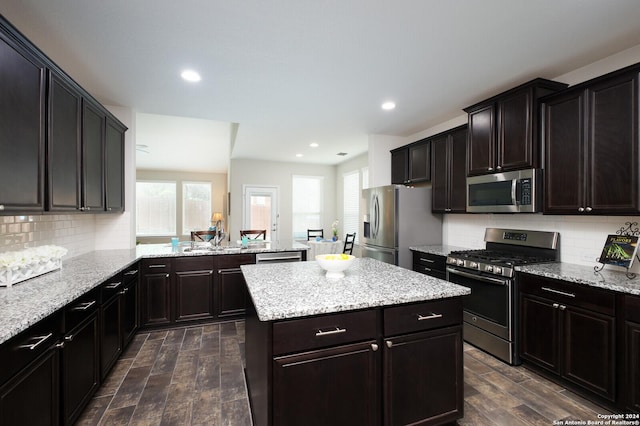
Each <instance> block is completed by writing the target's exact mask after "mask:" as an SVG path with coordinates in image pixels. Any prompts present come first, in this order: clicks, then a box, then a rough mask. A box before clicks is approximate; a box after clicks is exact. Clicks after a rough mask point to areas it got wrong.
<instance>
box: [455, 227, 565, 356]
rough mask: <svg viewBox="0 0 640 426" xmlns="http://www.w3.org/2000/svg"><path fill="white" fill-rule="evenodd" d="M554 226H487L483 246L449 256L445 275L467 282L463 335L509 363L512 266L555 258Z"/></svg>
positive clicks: (513, 333) (514, 342) (513, 342)
mask: <svg viewBox="0 0 640 426" xmlns="http://www.w3.org/2000/svg"><path fill="white" fill-rule="evenodd" d="M559 239H560V234H558V233H557V232H543V231H525V230H518V229H501V228H487V229H486V230H485V235H484V241H485V243H486V246H485V247H486V248H485V249H484V250H464V251H454V252H451V253H450V254H449V256H448V257H447V278H448V280H449V281H451V282H454V283H456V284H460V285H463V286H466V287H469V288H471V294H470V295H469V296H465V297H464V298H463V305H464V312H463V318H464V324H463V332H464V340H466V341H467V342H469V343H471V344H473V345H474V346H477V347H479V348H481V349H483V350H485V351H487V352H489V353H490V354H492V355H494V356H496V357H497V358H500V359H502V360H503V361H505V362H508V363H509V364H516V365H517V364H520V359H519V357H518V353H517V349H518V338H517V337H518V336H517V326H516V324H517V323H516V320H517V318H518V312H517V307H518V302H517V300H516V297H517V291H516V290H517V289H516V281H515V279H514V276H515V271H514V267H515V266H518V265H525V264H532V263H546V262H557V261H558V260H559V254H560V249H559Z"/></svg>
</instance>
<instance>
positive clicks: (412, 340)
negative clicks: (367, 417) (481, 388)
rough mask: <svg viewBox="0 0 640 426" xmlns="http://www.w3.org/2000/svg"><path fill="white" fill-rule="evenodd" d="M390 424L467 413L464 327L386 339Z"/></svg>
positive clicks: (386, 402) (444, 418)
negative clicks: (464, 401)
mask: <svg viewBox="0 0 640 426" xmlns="http://www.w3.org/2000/svg"><path fill="white" fill-rule="evenodd" d="M383 347H384V354H383V357H384V367H383V382H384V384H383V400H384V405H383V411H384V424H385V425H407V424H423V423H424V424H427V423H429V422H432V423H438V424H440V423H445V422H448V421H454V420H455V419H458V418H460V417H462V412H463V388H464V383H463V376H462V370H463V369H462V328H461V327H449V328H445V329H439V330H436V331H430V332H424V333H417V334H410V335H406V336H400V337H394V338H392V339H386V340H385V344H384V346H383Z"/></svg>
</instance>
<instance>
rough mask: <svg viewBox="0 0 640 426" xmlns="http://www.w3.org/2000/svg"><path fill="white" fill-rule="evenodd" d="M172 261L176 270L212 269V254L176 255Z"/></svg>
mask: <svg viewBox="0 0 640 426" xmlns="http://www.w3.org/2000/svg"><path fill="white" fill-rule="evenodd" d="M174 262H175V264H174V267H175V271H176V272H189V271H211V270H213V256H189V257H178V258H176V259H175V260H174Z"/></svg>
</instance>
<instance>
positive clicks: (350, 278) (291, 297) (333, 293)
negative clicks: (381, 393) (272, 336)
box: [240, 258, 471, 321]
mask: <svg viewBox="0 0 640 426" xmlns="http://www.w3.org/2000/svg"><path fill="white" fill-rule="evenodd" d="M240 268H241V269H242V273H243V274H244V277H245V281H246V282H247V287H248V288H249V293H250V294H251V298H252V300H253V303H254V305H255V307H256V311H257V313H258V318H259V319H260V320H261V321H272V320H279V319H286V318H295V317H303V316H309V315H318V314H324V313H332V312H341V311H348V310H353V309H365V308H372V307H378V306H387V305H397V304H402V303H410V302H419V301H425V300H432V299H442V298H446V297H455V296H463V295H465V294H469V293H470V292H471V291H470V290H469V289H468V288H467V287H463V286H459V285H457V284H453V283H450V282H447V281H444V280H441V279H438V278H434V277H430V276H428V275H423V274H420V273H418V272H413V271H409V270H407V269H404V268H399V267H397V266H394V265H390V264H388V263H383V262H380V261H378V260H374V259H370V258H362V259H355V261H354V263H353V265H351V267H350V268H349V269H347V270H346V271H345V276H344V278H338V279H327V278H326V277H325V271H324V270H322V269H321V268H320V266H319V265H318V263H317V262H299V263H279V264H276V265H243V266H241V267H240Z"/></svg>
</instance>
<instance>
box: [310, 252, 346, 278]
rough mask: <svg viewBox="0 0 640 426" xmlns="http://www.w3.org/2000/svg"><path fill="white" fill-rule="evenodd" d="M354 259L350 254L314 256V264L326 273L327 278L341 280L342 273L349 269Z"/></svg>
mask: <svg viewBox="0 0 640 426" xmlns="http://www.w3.org/2000/svg"><path fill="white" fill-rule="evenodd" d="M355 258H356V257H355V256H352V255H350V254H344V255H343V254H319V255H317V256H316V262H318V265H320V267H321V268H322V269H324V270H325V271H327V275H326V276H327V278H342V277H344V271H345V270H347V269H349V267H350V266H351V264H352V263H353V260H354V259H355Z"/></svg>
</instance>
